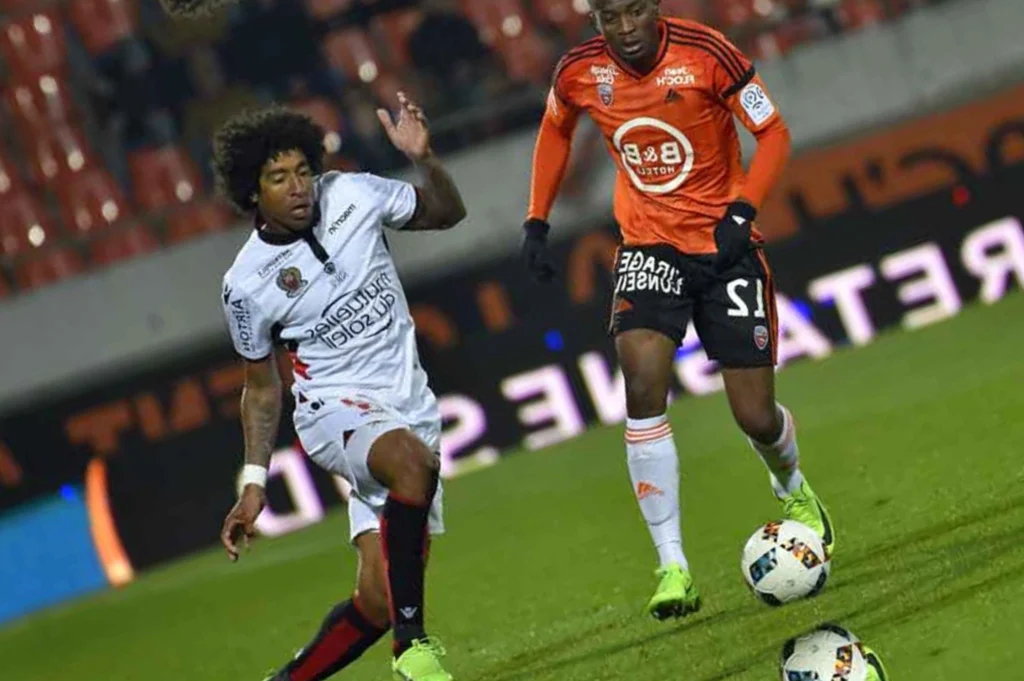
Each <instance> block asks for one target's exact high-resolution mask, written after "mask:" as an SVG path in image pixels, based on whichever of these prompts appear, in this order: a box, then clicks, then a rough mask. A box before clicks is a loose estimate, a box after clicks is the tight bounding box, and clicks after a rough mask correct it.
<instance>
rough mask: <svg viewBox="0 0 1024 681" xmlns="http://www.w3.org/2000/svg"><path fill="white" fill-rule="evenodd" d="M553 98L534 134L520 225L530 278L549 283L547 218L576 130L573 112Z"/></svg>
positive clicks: (551, 276)
mask: <svg viewBox="0 0 1024 681" xmlns="http://www.w3.org/2000/svg"><path fill="white" fill-rule="evenodd" d="M557 97H558V96H557V95H556V94H555V92H554V90H552V91H551V94H550V95H549V96H548V105H547V108H546V109H545V110H544V117H543V118H542V119H541V122H540V129H539V130H538V131H537V141H536V143H535V144H534V147H533V167H532V169H531V171H530V205H529V207H528V208H527V210H526V221H525V222H524V223H523V231H524V232H525V237H524V240H523V259H524V260H525V261H526V267H527V269H528V270H529V271H530V273H531V274H532V275H533V277H534V278H535V279H536V280H537V281H541V282H547V281H551V279H552V278H554V276H555V268H554V266H552V264H551V261H550V258H549V257H548V253H547V238H548V231H549V230H550V229H551V227H550V225H548V215H549V214H550V213H551V207H552V206H554V204H555V198H556V197H557V196H558V190H559V188H560V187H561V186H562V179H563V178H564V177H565V170H566V168H567V167H568V166H569V155H570V152H571V151H572V138H573V133H574V131H575V128H576V114H575V110H566V109H567V108H566V107H565V106H564V105H560V104H559V102H558V99H557Z"/></svg>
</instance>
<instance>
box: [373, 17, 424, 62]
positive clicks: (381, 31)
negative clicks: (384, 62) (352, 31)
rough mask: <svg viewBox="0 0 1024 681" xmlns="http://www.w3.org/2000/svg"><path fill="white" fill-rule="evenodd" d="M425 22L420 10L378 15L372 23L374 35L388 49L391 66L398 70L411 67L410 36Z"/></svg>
mask: <svg viewBox="0 0 1024 681" xmlns="http://www.w3.org/2000/svg"><path fill="white" fill-rule="evenodd" d="M421 21H423V12H421V11H419V10H418V9H407V10H398V11H395V12H386V13H385V14H380V15H377V16H376V17H374V18H373V20H372V22H371V23H370V30H371V31H372V32H373V35H374V36H375V37H376V38H377V39H378V40H379V41H380V44H381V45H384V46H385V47H386V48H387V49H386V50H385V52H386V54H388V55H390V62H391V65H392V66H394V67H396V68H405V67H407V66H409V45H408V43H409V36H410V35H411V34H412V32H413V31H415V30H416V27H417V26H419V25H420V22H421Z"/></svg>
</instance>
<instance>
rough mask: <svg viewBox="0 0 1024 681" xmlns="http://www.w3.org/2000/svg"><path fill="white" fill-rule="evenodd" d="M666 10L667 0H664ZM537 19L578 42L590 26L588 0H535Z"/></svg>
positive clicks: (571, 40)
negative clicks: (665, 0)
mask: <svg viewBox="0 0 1024 681" xmlns="http://www.w3.org/2000/svg"><path fill="white" fill-rule="evenodd" d="M661 4H662V11H665V9H664V8H665V2H662V3H661ZM533 8H534V12H535V13H536V16H537V19H538V20H539V21H542V22H546V23H549V24H551V25H553V26H555V27H557V28H558V30H559V31H561V32H562V35H564V36H565V37H566V38H567V39H568V40H569V41H570V42H574V43H575V42H577V41H578V40H579V39H580V38H581V37H582V36H583V33H584V32H585V31H586V29H587V27H588V26H590V17H589V13H590V6H589V5H588V4H587V0H533Z"/></svg>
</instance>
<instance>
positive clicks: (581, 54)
mask: <svg viewBox="0 0 1024 681" xmlns="http://www.w3.org/2000/svg"><path fill="white" fill-rule="evenodd" d="M577 50H579V48H576V49H575V50H570V51H568V52H566V53H565V56H563V57H562V58H561V59H559V60H558V64H556V65H555V74H554V76H552V78H551V87H552V88H554V90H555V94H556V95H558V96H559V97H560V98H562V99H563V100H564V99H565V98H564V97H563V96H562V93H560V92H559V87H558V79H559V78H561V76H562V73H563V72H564V71H565V70H566V69H567V68H568V67H569V66H571V65H573V64H575V63H576V62H578V61H582V60H583V59H590V58H591V57H596V56H597V55H599V54H601V53H602V52H604V46H603V45H594V46H592V47H588V48H586V49H585V50H579V51H577Z"/></svg>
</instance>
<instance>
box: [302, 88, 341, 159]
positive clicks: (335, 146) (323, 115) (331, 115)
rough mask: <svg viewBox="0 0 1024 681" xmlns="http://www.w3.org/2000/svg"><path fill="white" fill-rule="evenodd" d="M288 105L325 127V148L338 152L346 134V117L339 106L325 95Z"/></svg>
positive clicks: (333, 152) (330, 152)
mask: <svg viewBox="0 0 1024 681" xmlns="http://www.w3.org/2000/svg"><path fill="white" fill-rule="evenodd" d="M288 107H289V108H290V109H293V110H295V111H298V112H299V113H304V114H306V115H307V116H309V117H310V118H312V119H313V121H314V122H316V123H317V124H318V125H319V126H320V127H322V128H323V129H324V132H325V135H324V149H326V150H327V153H328V154H336V153H338V150H339V149H341V144H342V141H343V139H344V135H345V119H344V118H343V117H342V114H341V112H340V111H339V110H338V107H336V106H334V104H332V103H331V102H330V100H328V99H325V98H323V97H309V98H307V99H301V100H296V101H293V102H291V103H290V104H289V105H288Z"/></svg>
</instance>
